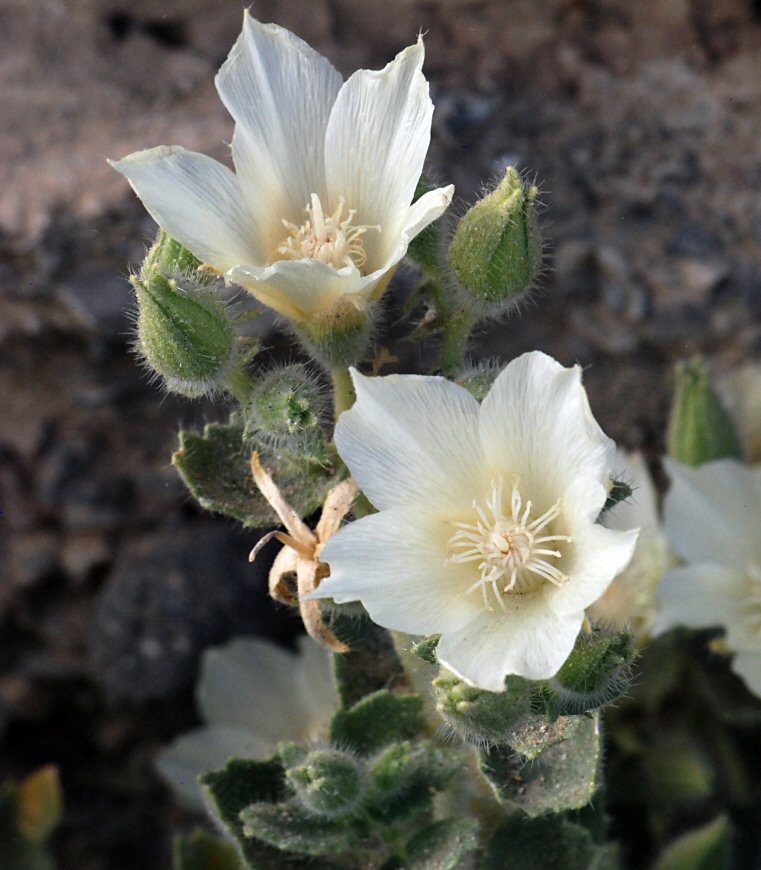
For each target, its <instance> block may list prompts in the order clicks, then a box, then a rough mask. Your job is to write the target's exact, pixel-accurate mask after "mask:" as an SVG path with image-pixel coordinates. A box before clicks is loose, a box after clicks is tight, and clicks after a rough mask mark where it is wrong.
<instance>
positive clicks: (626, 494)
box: [597, 478, 634, 520]
mask: <svg viewBox="0 0 761 870" xmlns="http://www.w3.org/2000/svg"><path fill="white" fill-rule="evenodd" d="M633 495H634V490H633V489H632V488H631V486H630V485H629V484H628V483H627V482H626V481H625V480H623V478H618V479H616V478H614V480H613V482H612V483H611V486H610V490H609V491H608V497H607V498H606V499H605V504H604V505H603V506H602V510H601V511H600V517H602V516H604V515H605V514H606V513H608V511H609V510H612V509H613V508H614V507H615V506H616V505H617V504H621V502H622V501H628V500H629V499H630V498H631V497H632V496H633ZM600 517H598V518H597V519H598V520H599V519H600Z"/></svg>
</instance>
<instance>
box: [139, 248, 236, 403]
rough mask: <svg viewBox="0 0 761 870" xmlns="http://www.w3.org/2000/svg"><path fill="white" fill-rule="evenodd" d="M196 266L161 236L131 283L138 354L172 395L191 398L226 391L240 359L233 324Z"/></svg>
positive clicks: (183, 251) (181, 250) (185, 252)
mask: <svg viewBox="0 0 761 870" xmlns="http://www.w3.org/2000/svg"><path fill="white" fill-rule="evenodd" d="M197 263H198V261H197V260H196V259H195V257H193V255H192V254H190V253H189V252H188V251H186V250H185V249H184V248H182V246H180V245H178V244H177V242H175V241H174V240H173V239H171V238H170V237H169V236H167V235H166V234H165V233H164V232H163V231H162V232H161V233H159V236H158V238H157V240H156V243H155V244H154V245H153V247H152V248H151V249H150V251H149V252H148V255H147V257H146V258H145V262H144V263H143V267H142V269H141V272H140V275H139V276H133V278H132V286H133V287H134V289H135V294H136V296H137V302H138V316H137V340H136V342H135V347H136V350H137V352H138V353H139V354H140V355H141V356H142V357H143V359H144V360H145V362H146V363H147V365H148V366H149V367H150V369H151V370H152V371H154V372H155V373H156V374H157V375H159V376H160V377H161V378H162V379H163V380H164V383H165V385H166V388H167V390H169V391H170V392H173V393H179V394H180V395H183V396H189V397H197V396H202V395H205V394H207V393H210V392H212V391H214V390H215V389H217V388H219V387H222V386H223V385H224V384H225V382H226V380H227V378H228V377H229V375H230V374H231V372H232V370H233V368H234V364H235V362H236V358H237V354H236V336H235V330H234V328H233V324H232V319H231V317H230V315H229V313H228V311H227V308H226V307H225V305H224V303H223V302H222V301H221V300H220V299H219V298H218V297H217V295H216V293H215V287H214V285H213V283H210V282H211V280H213V279H210V278H209V277H207V276H204V275H202V274H201V273H199V272H198V270H197Z"/></svg>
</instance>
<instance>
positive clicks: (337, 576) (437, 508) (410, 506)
mask: <svg viewBox="0 0 761 870" xmlns="http://www.w3.org/2000/svg"><path fill="white" fill-rule="evenodd" d="M353 376H354V385H355V388H356V391H357V402H356V404H355V405H354V407H353V408H352V409H351V410H349V411H346V412H345V413H344V414H342V415H341V418H340V420H339V423H338V426H337V429H336V445H337V447H338V450H339V452H340V454H341V456H342V458H343V459H344V461H345V462H346V464H347V465H348V466H349V469H350V471H351V472H352V475H353V476H354V478H355V479H356V481H357V483H358V484H359V486H360V488H361V489H362V490H363V491H364V493H365V495H366V496H367V497H368V498H369V499H370V501H371V502H372V503H373V504H374V505H375V507H376V508H378V511H379V513H376V514H373V515H371V516H368V517H365V518H363V519H360V520H358V521H356V522H353V523H350V524H349V525H347V526H345V527H344V528H342V529H341V530H339V531H338V532H337V533H336V534H335V535H334V536H333V537H332V538H331V539H330V540H329V541H328V543H327V544H326V545H325V547H324V549H323V551H322V556H321V558H322V559H323V560H324V561H326V562H328V563H329V565H330V576H329V577H327V578H326V579H325V580H323V581H322V584H321V585H320V588H319V590H318V591H317V593H316V597H331V598H333V599H335V601H336V602H338V603H343V602H347V601H356V600H359V601H361V602H362V603H363V604H364V606H365V607H366V608H367V610H368V611H369V613H370V616H371V617H372V618H373V619H374V620H375V621H376V622H377V623H379V624H380V625H383V626H386V627H388V628H392V629H397V630H399V631H404V632H408V633H410V634H422V635H427V634H441V635H442V637H441V640H440V642H439V646H438V655H439V658H440V660H441V661H442V662H443V663H444V664H445V665H447V666H448V667H449V668H450V669H451V670H453V671H455V672H456V673H457V674H458V675H459V676H461V677H462V678H463V679H465V680H467V681H468V682H470V683H472V684H474V685H476V686H480V687H482V688H485V689H490V690H493V691H500V690H502V689H503V688H504V680H505V677H506V676H507V675H508V674H520V675H521V676H524V677H528V678H531V679H542V678H546V677H550V676H552V675H553V674H554V673H556V672H557V670H558V668H559V667H560V666H561V665H562V663H563V662H564V661H565V659H566V658H567V656H568V654H569V652H570V651H571V649H572V647H573V644H574V641H575V639H576V636H577V635H578V633H579V629H580V627H581V624H582V621H583V619H584V609H585V608H586V607H588V606H589V605H590V604H591V603H592V602H593V601H595V600H596V599H597V598H599V597H600V595H601V594H602V593H603V591H604V590H605V588H606V587H607V585H608V584H609V583H610V581H611V580H612V579H613V577H614V576H615V575H616V574H618V572H619V571H621V570H622V568H623V567H624V566H625V565H626V563H627V562H628V560H629V558H630V557H631V554H632V550H633V548H634V543H635V540H636V532H620V531H614V530H611V529H605V528H603V527H602V526H601V525H599V524H597V523H596V522H595V520H596V518H597V516H598V515H599V513H600V509H601V508H602V506H603V504H604V503H605V498H606V485H607V484H608V481H609V472H610V469H611V468H612V465H613V460H614V446H613V442H612V441H610V439H608V438H607V437H606V436H605V435H604V434H603V432H602V431H601V430H600V427H599V426H598V425H597V423H596V422H595V420H594V418H593V417H592V414H591V411H590V408H589V404H588V402H587V396H586V392H585V391H584V388H583V387H582V385H581V371H580V369H579V368H578V367H576V368H573V369H565V368H563V367H562V366H561V365H560V364H559V363H557V362H555V361H554V360H553V359H551V358H550V357H548V356H545V355H544V354H542V353H529V354H525V355H523V356H522V357H520V358H519V359H517V360H515V361H513V362H512V363H510V364H509V365H508V366H507V367H506V368H505V370H504V371H503V372H502V374H501V375H500V376H499V377H498V378H497V379H496V381H495V382H494V385H493V386H492V388H491V390H490V392H489V394H488V395H487V396H486V398H485V399H484V401H483V403H482V404H481V405H480V406H479V404H478V402H477V401H476V399H474V398H473V396H472V395H471V394H470V393H469V392H468V391H467V390H465V389H464V388H463V387H460V386H457V385H456V384H453V383H451V382H449V381H447V380H445V379H443V378H435V377H420V376H414V375H396V376H391V377H385V378H366V377H362V376H361V375H359V374H357V373H356V372H354V373H353Z"/></svg>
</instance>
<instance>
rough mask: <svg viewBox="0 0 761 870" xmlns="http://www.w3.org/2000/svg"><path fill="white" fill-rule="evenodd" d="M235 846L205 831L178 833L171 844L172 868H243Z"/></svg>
mask: <svg viewBox="0 0 761 870" xmlns="http://www.w3.org/2000/svg"><path fill="white" fill-rule="evenodd" d="M243 866H244V865H243V864H242V863H241V860H240V857H239V856H238V852H237V850H236V849H235V847H234V846H233V845H232V844H231V843H228V842H227V841H226V840H222V839H220V838H219V837H214V836H212V835H211V834H209V833H207V832H206V831H202V830H197V831H193V833H192V834H189V835H188V836H183V835H178V836H176V837H175V838H174V842H173V844H172V867H173V868H174V870H243Z"/></svg>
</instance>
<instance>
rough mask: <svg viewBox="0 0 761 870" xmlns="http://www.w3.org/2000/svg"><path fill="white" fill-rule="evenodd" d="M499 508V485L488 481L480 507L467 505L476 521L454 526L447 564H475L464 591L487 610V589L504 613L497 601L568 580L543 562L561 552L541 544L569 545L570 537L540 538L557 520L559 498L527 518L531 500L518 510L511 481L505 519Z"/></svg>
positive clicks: (519, 500)
mask: <svg viewBox="0 0 761 870" xmlns="http://www.w3.org/2000/svg"><path fill="white" fill-rule="evenodd" d="M502 505H503V487H502V481H501V480H498V481H492V485H491V491H490V493H489V497H488V498H487V499H486V503H485V506H481V505H479V504H478V503H477V502H476V501H474V502H473V509H474V510H475V512H476V514H477V515H478V518H479V521H478V522H477V523H456V524H455V525H456V526H457V527H458V531H457V532H455V534H454V535H453V536H452V537H451V538H450V540H449V547H448V558H447V562H456V563H464V562H476V561H478V562H479V565H478V570H479V571H480V573H481V576H480V577H479V579H478V580H476V582H475V583H473V585H472V586H471V587H470V588H469V589H468V590H467V593H470V592H474V591H476V590H477V589H480V590H481V595H482V597H483V602H484V607H485V608H486V609H487V610H493V607H492V606H491V605H490V603H489V595H488V592H489V590H491V591H492V593H493V595H494V598H495V599H496V600H497V603H498V604H499V606H500V607H501V608H502V609H503V610H506V609H507V608H506V605H505V601H504V598H503V596H504V595H506V594H510V593H515V594H520V593H525V592H531V591H534V590H535V589H537V588H538V587H539V586H540V585H542V584H543V583H544V582H549V583H552V584H553V585H555V586H562V585H563V584H564V583H566V582H567V581H568V575H567V574H564V573H563V572H562V571H561V570H560V569H559V568H558V567H557V565H554V564H552V562H550V561H548V559H549V558H552V559H559V558H561V557H562V553H561V552H560V550H557V549H549V548H547V547H546V546H545V545H546V544H548V543H550V542H551V541H562V542H565V543H571V542H572V541H573V538H572V537H571V536H570V535H558V534H552V535H542V534H540V533H541V532H542V530H543V529H546V528H547V527H548V526H549V525H550V523H552V522H553V521H554V520H556V519H557V518H558V517H559V516H560V499H558V500H557V501H556V502H555V504H553V505H552V507H550V508H548V509H547V510H546V511H545V512H544V513H543V514H542V515H541V516H540V517H537V518H536V519H535V520H530V517H531V508H532V504H531V501H526V504H525V507H524V505H523V499H522V498H521V494H520V490H519V489H518V482H517V481H516V483H515V484H514V486H513V490H512V493H511V497H510V513H509V515H508V514H505V513H504V512H503V507H502ZM521 510H522V513H521ZM487 511H488V512H487ZM489 514H491V517H490V516H489ZM532 575H533V576H532Z"/></svg>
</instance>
